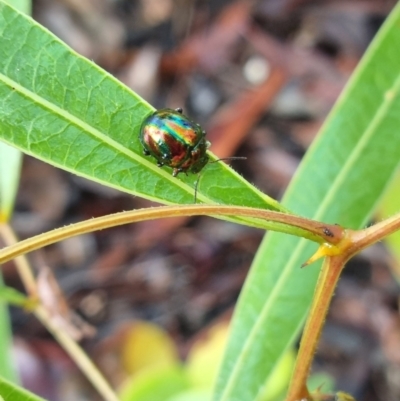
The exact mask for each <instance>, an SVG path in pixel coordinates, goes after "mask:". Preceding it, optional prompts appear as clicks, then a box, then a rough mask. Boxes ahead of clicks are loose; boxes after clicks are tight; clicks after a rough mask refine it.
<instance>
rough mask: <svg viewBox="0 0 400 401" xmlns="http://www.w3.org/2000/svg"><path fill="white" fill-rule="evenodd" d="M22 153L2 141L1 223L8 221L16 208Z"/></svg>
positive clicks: (0, 160)
mask: <svg viewBox="0 0 400 401" xmlns="http://www.w3.org/2000/svg"><path fill="white" fill-rule="evenodd" d="M21 161H22V154H21V152H20V151H19V150H18V149H15V148H12V147H11V146H9V145H6V144H5V143H3V142H0V223H5V222H7V221H8V220H9V219H10V217H11V213H12V210H13V208H14V201H15V196H16V194H17V189H18V184H19V173H20V170H21Z"/></svg>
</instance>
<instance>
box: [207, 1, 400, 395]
mask: <svg viewBox="0 0 400 401" xmlns="http://www.w3.org/2000/svg"><path fill="white" fill-rule="evenodd" d="M399 26H400V5H399V4H398V5H397V6H396V7H395V9H394V10H393V12H392V14H391V15H390V17H389V18H388V20H387V21H386V23H385V24H384V26H383V27H382V28H381V30H380V32H379V33H378V35H377V36H376V38H375V39H374V41H373V43H372V44H371V46H370V48H369V49H368V51H367V53H366V55H365V56H364V58H363V60H362V62H361V63H360V65H359V66H358V68H357V70H356V71H355V73H354V75H353V77H352V79H351V81H350V82H349V84H348V86H347V88H346V90H345V91H344V93H343V94H342V96H341V97H340V99H339V101H338V102H337V104H336V106H335V107H334V109H333V111H332V113H331V115H330V117H329V118H328V120H327V121H326V124H325V125H324V127H323V129H322V132H321V133H320V135H319V137H318V138H317V140H316V141H315V143H314V144H313V146H312V147H311V148H310V150H309V152H308V153H307V155H306V157H305V159H304V160H303V162H302V164H301V167H300V168H299V170H298V173H297V174H296V176H295V177H294V179H293V181H292V183H291V185H290V187H289V189H288V191H287V193H286V195H285V197H284V202H283V204H284V205H285V206H286V207H288V208H289V209H290V210H293V211H295V212H297V213H299V214H301V215H304V216H308V217H310V218H314V219H317V220H321V221H326V222H328V223H329V222H330V223H339V224H343V225H345V226H348V227H351V228H358V227H362V226H363V225H364V224H365V223H366V221H367V220H368V218H369V217H370V216H371V213H372V212H373V210H374V208H375V205H376V202H377V200H378V199H379V197H380V195H381V193H382V192H383V190H384V188H385V186H386V185H387V183H388V181H389V180H390V179H391V177H392V176H393V174H394V172H395V171H396V168H397V167H398V164H399V156H400V129H399V127H400V113H399V110H400V68H399V61H398V52H397V50H396V49H399V48H400V29H399ZM313 250H315V245H314V246H313V245H311V244H309V243H308V242H307V241H306V240H300V241H299V240H297V239H295V238H293V237H289V236H285V235H283V234H278V233H269V234H268V235H267V236H266V238H265V240H264V242H263V244H262V246H261V248H260V249H259V252H258V253H257V256H256V259H255V261H254V264H253V266H252V269H251V272H250V275H249V276H248V278H247V281H246V284H245V287H244V289H243V291H242V294H241V296H240V300H239V303H238V305H237V309H236V312H235V316H234V320H233V324H232V332H231V336H230V341H229V343H228V347H227V351H226V354H225V359H224V362H223V365H222V369H221V372H220V377H219V380H218V383H217V387H216V392H215V396H214V400H218V401H236V400H240V401H254V400H257V399H258V395H259V394H260V391H262V383H264V382H265V380H266V378H267V377H269V375H270V374H271V371H272V369H273V367H274V366H275V365H276V363H277V361H278V360H279V359H280V358H281V357H282V355H283V354H284V352H285V350H286V349H287V348H288V347H289V346H290V345H291V344H293V342H294V340H295V339H296V338H297V336H298V334H299V331H300V329H301V327H302V324H303V321H304V318H305V315H306V311H307V309H308V307H309V305H310V301H311V298H312V295H313V291H314V287H315V282H316V278H317V275H318V272H319V267H318V265H317V264H314V265H311V266H308V267H307V268H305V269H300V265H301V264H302V263H303V262H304V261H305V260H307V258H308V257H309V256H310V255H311V253H312V252H313Z"/></svg>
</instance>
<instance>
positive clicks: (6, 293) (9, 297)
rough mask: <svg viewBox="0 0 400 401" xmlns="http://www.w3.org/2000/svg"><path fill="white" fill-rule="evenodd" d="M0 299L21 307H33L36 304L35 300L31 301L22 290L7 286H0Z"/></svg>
mask: <svg viewBox="0 0 400 401" xmlns="http://www.w3.org/2000/svg"><path fill="white" fill-rule="evenodd" d="M0 300H1V301H5V302H7V303H9V304H12V305H15V306H21V307H30V306H32V307H33V306H35V303H36V304H37V301H32V300H30V299H29V298H28V297H27V296H26V295H24V294H22V292H19V291H18V290H16V289H15V288H12V287H7V286H2V287H0Z"/></svg>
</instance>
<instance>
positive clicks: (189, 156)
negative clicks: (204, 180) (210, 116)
mask: <svg viewBox="0 0 400 401" xmlns="http://www.w3.org/2000/svg"><path fill="white" fill-rule="evenodd" d="M139 140H140V142H141V143H142V145H143V152H144V154H145V155H146V156H153V157H154V158H155V159H156V160H157V165H158V166H159V167H162V166H168V167H171V168H172V169H173V170H172V175H173V176H174V177H176V176H177V175H178V174H179V173H181V172H184V173H186V174H187V173H188V172H189V173H194V174H198V173H199V172H200V171H201V170H202V169H203V168H204V166H205V165H206V164H207V163H208V162H209V160H210V159H209V156H208V155H207V149H208V148H209V147H210V145H211V144H210V142H208V141H207V140H206V132H205V131H204V130H203V129H202V128H201V126H200V125H199V124H196V123H195V122H193V121H192V120H190V119H189V118H188V117H186V116H185V115H183V114H182V109H181V108H178V109H175V110H173V109H161V110H157V111H156V112H154V113H153V114H151V115H150V116H148V117H147V118H146V119H145V120H144V121H143V124H142V126H141V129H140V135H139Z"/></svg>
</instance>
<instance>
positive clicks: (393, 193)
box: [378, 171, 400, 283]
mask: <svg viewBox="0 0 400 401" xmlns="http://www.w3.org/2000/svg"><path fill="white" fill-rule="evenodd" d="M399 199H400V171H398V172H397V174H396V176H395V178H394V179H393V181H392V182H391V184H390V186H389V187H388V189H387V190H386V192H385V194H384V195H383V197H382V200H381V202H380V204H379V208H378V215H379V216H380V217H381V218H383V219H384V218H388V217H390V216H392V215H393V214H395V213H398V212H399V211H400V203H399ZM384 243H385V244H386V246H387V248H388V250H389V252H390V253H391V255H392V260H391V263H390V264H389V266H390V267H391V271H392V274H393V276H394V278H395V279H396V280H397V282H398V283H400V231H396V232H395V233H393V234H392V235H390V236H389V237H386V238H385V239H384Z"/></svg>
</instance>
